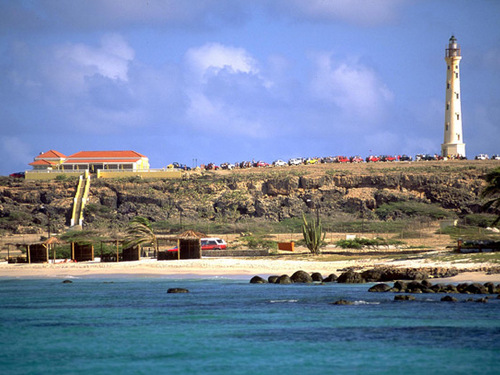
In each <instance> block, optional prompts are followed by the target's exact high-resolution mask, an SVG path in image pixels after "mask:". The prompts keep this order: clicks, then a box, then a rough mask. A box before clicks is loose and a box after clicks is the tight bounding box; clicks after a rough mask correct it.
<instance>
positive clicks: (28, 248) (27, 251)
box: [26, 245, 31, 264]
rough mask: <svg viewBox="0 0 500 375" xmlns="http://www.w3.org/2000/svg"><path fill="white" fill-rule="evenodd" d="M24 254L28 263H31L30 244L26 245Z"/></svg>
mask: <svg viewBox="0 0 500 375" xmlns="http://www.w3.org/2000/svg"><path fill="white" fill-rule="evenodd" d="M26 249H27V250H26V256H27V257H28V264H31V256H30V245H27V247H26Z"/></svg>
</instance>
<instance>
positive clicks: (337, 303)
mask: <svg viewBox="0 0 500 375" xmlns="http://www.w3.org/2000/svg"><path fill="white" fill-rule="evenodd" d="M332 305H354V302H352V301H346V300H345V299H339V300H338V301H335V302H332Z"/></svg>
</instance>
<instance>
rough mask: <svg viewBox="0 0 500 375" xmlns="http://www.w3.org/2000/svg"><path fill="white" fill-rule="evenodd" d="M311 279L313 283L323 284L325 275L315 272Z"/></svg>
mask: <svg viewBox="0 0 500 375" xmlns="http://www.w3.org/2000/svg"><path fill="white" fill-rule="evenodd" d="M311 278H312V280H313V281H315V282H319V283H322V282H323V275H322V274H320V273H319V272H313V273H312V274H311Z"/></svg>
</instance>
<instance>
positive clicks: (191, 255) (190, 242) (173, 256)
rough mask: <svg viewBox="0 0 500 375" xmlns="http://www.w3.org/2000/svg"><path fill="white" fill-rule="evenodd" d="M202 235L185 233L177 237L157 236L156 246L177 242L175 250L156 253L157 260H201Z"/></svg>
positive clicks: (190, 232) (191, 232)
mask: <svg viewBox="0 0 500 375" xmlns="http://www.w3.org/2000/svg"><path fill="white" fill-rule="evenodd" d="M203 237H206V235H205V234H204V233H199V232H193V231H186V232H184V233H181V234H179V235H177V236H159V237H158V245H160V243H165V242H170V243H171V242H173V241H176V242H177V248H176V249H175V248H174V249H168V250H161V251H158V255H157V260H178V259H201V238H203Z"/></svg>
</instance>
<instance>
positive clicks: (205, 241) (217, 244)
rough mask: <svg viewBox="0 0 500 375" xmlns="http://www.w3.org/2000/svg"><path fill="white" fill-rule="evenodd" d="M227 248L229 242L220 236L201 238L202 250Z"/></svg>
mask: <svg viewBox="0 0 500 375" xmlns="http://www.w3.org/2000/svg"><path fill="white" fill-rule="evenodd" d="M226 248H227V243H226V241H224V240H223V239H220V238H202V239H201V249H202V250H224V249H226Z"/></svg>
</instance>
